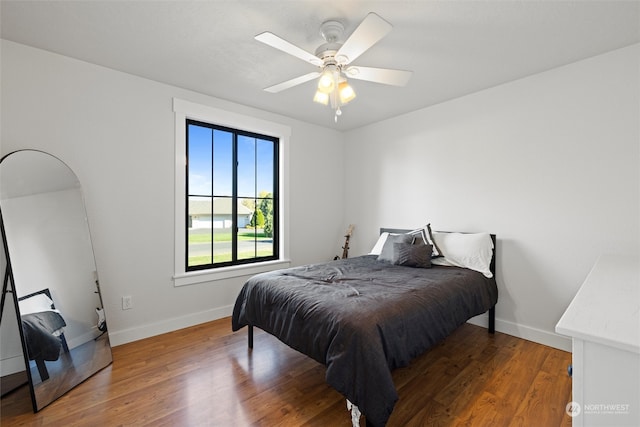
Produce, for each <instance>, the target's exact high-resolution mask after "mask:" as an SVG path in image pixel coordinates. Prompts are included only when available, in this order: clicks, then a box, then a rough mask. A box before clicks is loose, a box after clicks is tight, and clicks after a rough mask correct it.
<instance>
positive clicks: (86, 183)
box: [0, 40, 640, 352]
mask: <svg viewBox="0 0 640 427" xmlns="http://www.w3.org/2000/svg"><path fill="white" fill-rule="evenodd" d="M1 53H2V61H1V62H2V64H1V66H2V68H1V73H2V74H1V79H2V81H1V82H2V88H1V89H2V90H1V97H2V98H1V102H2V104H1V108H2V110H1V121H2V130H1V139H0V141H1V144H2V145H1V147H0V149H1V150H0V151H1V153H2V154H5V153H8V152H10V151H13V150H16V149H20V148H36V149H41V150H44V151H48V152H50V153H52V154H54V155H56V156H58V157H59V158H61V159H62V160H64V161H65V162H66V163H67V164H69V166H70V167H71V168H72V169H73V170H74V171H75V172H76V174H77V175H78V177H79V179H80V181H81V183H82V184H83V187H84V191H85V196H86V203H87V212H88V217H89V222H90V226H91V231H92V237H93V242H94V246H95V253H96V262H97V266H98V271H99V273H100V277H101V283H102V290H103V294H104V301H105V308H106V312H107V317H108V321H109V328H110V336H111V337H112V342H113V343H114V344H120V343H123V342H126V341H129V340H132V339H137V338H141V337H145V336H150V335H153V334H156V333H162V332H165V331H169V330H174V329H177V328H180V327H183V326H188V325H192V324H195V323H199V322H202V321H206V320H209V319H212V318H216V317H220V316H224V315H227V314H229V312H230V309H231V305H232V304H233V301H234V300H235V296H236V294H237V292H238V290H239V288H240V286H241V285H242V283H243V281H244V279H243V278H238V279H230V280H224V281H219V282H214V283H205V284H199V285H191V286H183V287H178V288H176V287H174V286H173V282H172V279H171V275H172V273H173V212H174V206H173V204H174V200H173V194H174V189H173V173H174V171H173V164H174V159H173V153H174V138H173V134H174V131H173V126H174V125H173V112H172V104H171V100H172V98H173V97H178V98H182V99H186V100H189V101H193V102H199V103H202V104H205V105H210V106H213V107H216V108H223V109H227V110H229V111H233V112H237V113H241V114H248V115H252V116H255V117H258V118H261V119H266V120H271V121H274V122H278V123H282V124H285V125H288V126H291V127H292V136H291V148H290V159H291V162H290V169H289V170H290V172H289V173H290V201H291V203H290V221H291V222H290V234H291V238H290V240H291V257H292V261H293V264H294V265H298V264H303V263H307V262H314V261H320V260H323V259H330V258H331V257H332V256H333V255H335V254H339V253H340V245H341V244H342V237H341V236H342V234H343V232H344V228H345V226H346V224H348V223H354V224H355V225H356V230H355V232H354V235H353V238H352V241H351V242H352V244H351V252H350V254H353V255H357V254H361V253H365V252H367V251H368V250H369V249H370V247H371V246H372V245H373V243H374V240H375V237H376V234H377V230H378V227H380V226H391V227H414V226H420V225H423V224H424V223H425V222H427V221H429V222H431V223H432V224H433V226H434V228H436V229H445V230H465V231H485V230H487V231H491V232H493V233H496V234H497V235H498V239H499V242H498V251H499V256H498V284H499V288H500V301H499V303H498V308H497V317H498V322H497V327H498V329H499V330H503V331H505V332H509V333H512V334H514V335H517V336H522V337H525V338H529V339H533V340H536V341H539V342H546V343H549V344H551V345H555V346H558V347H561V348H562V347H564V348H567V341H566V340H564V339H563V338H561V337H558V336H557V335H555V334H554V333H553V330H554V326H555V323H556V322H557V320H558V319H559V317H560V315H561V314H562V312H563V311H564V309H565V308H566V306H567V305H568V303H569V301H570V300H571V298H572V297H573V295H574V294H575V292H576V290H577V289H578V287H579V286H580V284H581V282H582V280H583V279H584V278H585V276H586V275H587V273H588V271H589V269H590V267H591V265H592V264H593V262H594V261H595V259H596V258H597V256H598V255H599V254H600V253H601V252H603V251H618V250H620V251H627V250H635V251H638V246H639V243H638V240H639V233H640V229H639V224H638V218H639V217H640V212H639V207H640V198H639V185H640V184H639V181H640V177H639V172H638V171H639V159H640V155H639V142H638V141H639V138H640V137H639V129H638V128H639V126H638V117H639V115H640V112H639V95H638V93H639V91H640V89H639V87H638V86H639V83H638V76H639V73H638V68H639V66H638V57H639V56H640V46H639V45H635V46H632V47H629V48H626V49H621V50H618V51H614V52H611V53H608V54H605V55H601V56H598V57H594V58H591V59H588V60H585V61H581V62H578V63H575V64H571V65H568V66H565V67H562V68H558V69H554V70H551V71H548V72H545V73H541V74H537V75H534V76H531V77H528V78H525V79H522V80H518V81H515V82H512V83H509V84H505V85H501V86H499V87H496V88H492V89H489V90H486V91H483V92H479V93H476V94H473V95H470V96H466V97H463V98H459V99H456V100H453V101H449V102H446V103H443V104H440V105H436V106H434V107H430V108H427V109H424V110H420V111H416V112H413V113H410V114H407V115H404V116H401V117H397V118H394V119H391V120H388V121H385V122H381V123H378V124H375V125H371V126H367V127H364V128H361V129H358V130H354V131H351V132H348V133H346V134H341V133H339V132H335V131H332V130H329V129H326V128H322V127H317V126H314V125H309V124H305V123H302V122H298V121H295V120H292V119H289V118H286V117H283V116H278V115H274V114H271V113H267V112H264V111H259V110H255V109H252V108H248V107H244V106H241V105H237V104H233V103H230V102H226V101H224V100H220V99H216V98H212V97H209V96H204V95H201V94H197V93H193V92H190V91H186V90H183V89H180V88H176V87H172V86H168V85H164V84H160V83H157V82H153V81H149V80H145V79H142V78H138V77H135V76H132V75H128V74H124V73H120V72H116V71H113V70H109V69H106V68H103V67H99V66H95V65H91V64H88V63H84V62H81V61H76V60H73V59H70V58H66V57H63V56H59V55H56V54H52V53H48V52H44V51H40V50H37V49H33V48H30V47H26V46H23V45H19V44H16V43H13V42H8V41H4V40H3V41H2V51H1ZM345 142H346V145H345ZM343 153H346V156H345V158H344V159H343ZM355 165H358V166H355ZM360 165H367V166H366V167H362V166H360ZM345 186H346V189H345V190H343V188H344V187H345ZM343 206H344V208H343ZM149 207H153V209H154V215H152V216H151V219H149V218H148V217H149V216H148V215H144V216H143V218H145V220H144V221H141V217H140V216H139V215H137V214H136V213H138V212H141V211H144V210H146V209H149ZM141 223H143V224H141ZM1 265H2V262H1V261H0V266H1ZM123 295H132V296H133V299H134V308H133V309H132V310H127V311H123V310H122V309H121V303H120V298H121V297H122V296H123ZM6 323H7V324H9V323H10V322H6ZM4 325H5V323H4V322H3V328H4ZM2 334H3V343H4V337H5V336H6V334H5V332H4V331H3V332H2ZM3 347H5V346H3ZM4 351H5V349H4V348H3V352H4Z"/></svg>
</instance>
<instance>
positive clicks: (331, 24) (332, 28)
mask: <svg viewBox="0 0 640 427" xmlns="http://www.w3.org/2000/svg"><path fill="white" fill-rule="evenodd" d="M392 28H393V27H392V26H391V24H389V23H388V22H387V21H385V20H384V19H382V18H381V17H380V16H378V15H376V14H375V13H373V12H371V13H369V14H368V15H367V16H366V17H365V18H364V20H363V21H362V22H361V23H360V25H358V28H356V29H355V31H354V32H353V33H352V34H351V35H350V36H349V38H348V39H347V40H346V41H344V42H343V43H342V42H341V41H342V35H343V33H344V26H343V25H342V23H340V22H339V21H335V20H332V21H326V22H324V23H323V24H322V25H321V26H320V34H321V35H322V38H324V40H325V43H324V44H322V45H320V46H319V47H318V48H317V49H316V51H315V54H311V53H309V52H307V51H305V50H304V49H301V48H299V47H298V46H296V45H294V44H292V43H289V42H288V41H286V40H284V39H282V38H280V37H278V36H276V35H275V34H273V33H271V32H268V31H267V32H264V33H261V34H258V35H257V36H255V39H256V40H258V41H259V42H262V43H264V44H266V45H269V46H271V47H273V48H276V49H278V50H281V51H283V52H286V53H288V54H290V55H293V56H295V57H296V58H299V59H302V60H303V61H305V62H308V63H310V64H312V65H315V66H316V67H318V68H319V70H318V71H315V72H312V73H308V74H305V75H302V76H299V77H296V78H293V79H291V80H287V81H285V82H282V83H278V84H276V85H273V86H269V87H267V88H265V89H264V90H265V91H267V92H271V93H277V92H280V91H283V90H285V89H289V88H291V87H294V86H297V85H299V84H302V83H306V82H308V81H310V80H313V79H316V78H318V89H317V91H316V94H315V96H314V98H313V100H314V101H315V102H318V103H320V104H323V105H329V103H331V108H333V109H334V110H335V117H334V119H335V121H336V122H337V121H338V116H340V115H341V114H342V110H341V109H340V107H341V106H342V105H345V104H347V103H348V102H349V101H351V100H353V99H354V98H355V97H356V94H355V91H354V90H353V88H352V87H351V86H350V85H349V83H348V82H347V77H350V78H353V79H358V80H366V81H370V82H375V83H382V84H387V85H393V86H404V85H406V84H407V82H408V81H409V79H410V78H411V75H412V74H413V72H411V71H405V70H392V69H388V68H373V67H361V66H356V65H351V63H352V62H353V61H354V60H355V59H356V58H358V57H359V56H360V55H362V54H363V53H364V52H365V51H366V50H367V49H369V48H370V47H371V46H373V45H374V44H376V43H377V42H378V41H380V40H381V39H382V38H383V37H384V36H386V35H387V34H388V33H389V32H390V31H391V29H392Z"/></svg>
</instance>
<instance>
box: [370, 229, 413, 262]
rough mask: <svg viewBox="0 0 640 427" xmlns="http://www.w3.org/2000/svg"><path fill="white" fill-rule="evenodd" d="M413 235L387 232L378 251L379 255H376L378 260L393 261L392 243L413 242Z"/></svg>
mask: <svg viewBox="0 0 640 427" xmlns="http://www.w3.org/2000/svg"><path fill="white" fill-rule="evenodd" d="M413 240H414V236H412V235H410V234H389V236H387V240H386V241H385V242H384V245H383V246H382V251H380V255H378V261H387V262H393V259H394V256H393V252H394V250H393V245H394V243H408V244H411V243H413Z"/></svg>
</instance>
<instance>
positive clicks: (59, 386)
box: [0, 150, 112, 412]
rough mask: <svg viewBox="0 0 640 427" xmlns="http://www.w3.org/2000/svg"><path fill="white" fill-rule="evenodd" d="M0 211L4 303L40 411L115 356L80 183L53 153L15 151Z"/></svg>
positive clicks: (2, 182) (2, 170)
mask: <svg viewBox="0 0 640 427" xmlns="http://www.w3.org/2000/svg"><path fill="white" fill-rule="evenodd" d="M0 215H1V217H0V218H1V219H2V223H1V225H2V237H3V241H4V250H5V253H6V255H7V267H6V270H7V271H6V273H5V274H4V284H3V303H9V302H11V301H13V304H14V305H15V312H16V314H17V320H18V325H20V328H19V329H20V337H21V340H22V353H23V356H24V361H25V365H26V367H27V368H26V373H27V378H28V381H29V386H30V390H31V399H32V403H33V409H34V411H36V412H37V411H39V410H40V409H42V408H43V407H45V406H46V405H48V404H49V403H51V402H53V401H54V400H55V399H57V398H58V397H60V396H62V395H63V394H64V393H66V392H67V391H69V390H70V389H71V388H73V387H75V386H76V385H78V384H79V383H81V382H82V381H84V380H85V379H87V378H89V377H90V376H91V375H93V374H94V373H96V372H97V371H98V370H100V369H102V368H104V367H106V366H107V365H109V364H110V363H111V362H112V356H111V347H110V344H109V335H108V334H107V333H106V331H107V323H106V319H105V317H104V311H103V306H102V298H101V295H100V287H99V282H98V274H97V269H96V263H95V260H94V255H93V247H92V244H91V236H90V234H89V226H88V222H87V217H86V211H85V206H84V198H83V195H82V188H81V186H80V182H79V180H78V178H77V177H76V175H75V174H74V173H73V171H72V170H71V169H70V168H69V167H68V166H67V165H66V164H65V163H63V162H62V161H61V160H59V159H58V158H56V157H54V156H52V155H50V154H47V153H44V152H41V151H36V150H21V151H16V152H13V153H11V154H8V155H7V156H5V157H3V158H2V160H0ZM11 295H12V296H11ZM5 296H7V298H6V299H5ZM10 296H11V297H10ZM4 308H6V307H3V309H4ZM4 311H7V310H4ZM3 314H4V313H3ZM2 323H3V328H5V327H6V326H7V323H9V322H7V319H4V320H3V321H2Z"/></svg>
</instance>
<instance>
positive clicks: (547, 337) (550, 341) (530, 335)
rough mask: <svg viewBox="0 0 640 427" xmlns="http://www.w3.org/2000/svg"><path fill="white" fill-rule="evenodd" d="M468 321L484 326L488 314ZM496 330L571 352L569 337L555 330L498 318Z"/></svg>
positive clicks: (486, 322)
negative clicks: (550, 330)
mask: <svg viewBox="0 0 640 427" xmlns="http://www.w3.org/2000/svg"><path fill="white" fill-rule="evenodd" d="M469 323H471V324H473V325H477V326H483V327H485V328H486V327H487V324H488V323H489V318H488V315H487V314H486V313H484V314H481V315H479V316H476V317H473V318H471V319H469ZM496 331H498V332H502V333H504V334H507V335H511V336H514V337H517V338H522V339H524V340H527V341H533V342H536V343H538V344H542V345H546V346H549V347H553V348H557V349H559V350H563V351H568V352H571V338H569V337H565V336H562V335H558V334H556V333H555V332H549V331H545V330H542V329H537V328H532V327H530V326H525V325H519V324H517V323H513V322H509V321H507V320H501V319H498V318H496Z"/></svg>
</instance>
